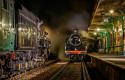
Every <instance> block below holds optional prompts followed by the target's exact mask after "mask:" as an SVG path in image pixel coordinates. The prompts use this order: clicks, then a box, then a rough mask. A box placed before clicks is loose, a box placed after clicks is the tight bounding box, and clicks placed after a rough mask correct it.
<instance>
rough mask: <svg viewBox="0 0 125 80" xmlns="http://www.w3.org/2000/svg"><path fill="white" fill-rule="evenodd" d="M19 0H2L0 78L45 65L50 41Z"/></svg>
mask: <svg viewBox="0 0 125 80" xmlns="http://www.w3.org/2000/svg"><path fill="white" fill-rule="evenodd" d="M38 23H39V18H38V17H37V16H36V15H34V14H33V13H32V12H30V11H29V10H27V9H26V8H25V7H24V6H23V5H22V4H21V3H20V2H19V0H0V79H1V78H7V77H9V76H10V75H16V74H18V73H21V72H24V71H26V70H30V69H33V68H36V67H39V66H42V65H44V63H45V61H46V60H47V58H48V54H49V48H50V44H51V41H50V40H49V39H48V38H47V33H46V32H43V31H41V30H39V29H38V28H40V26H41V25H39V27H38Z"/></svg>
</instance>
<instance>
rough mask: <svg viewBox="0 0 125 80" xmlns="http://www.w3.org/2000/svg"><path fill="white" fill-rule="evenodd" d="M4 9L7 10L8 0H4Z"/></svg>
mask: <svg viewBox="0 0 125 80" xmlns="http://www.w3.org/2000/svg"><path fill="white" fill-rule="evenodd" d="M3 8H4V9H7V0H3Z"/></svg>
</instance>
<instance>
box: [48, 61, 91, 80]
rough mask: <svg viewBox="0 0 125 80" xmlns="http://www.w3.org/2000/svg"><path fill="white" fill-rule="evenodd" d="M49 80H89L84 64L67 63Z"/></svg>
mask: <svg viewBox="0 0 125 80" xmlns="http://www.w3.org/2000/svg"><path fill="white" fill-rule="evenodd" d="M49 80H91V79H90V76H89V74H88V71H87V68H86V65H85V63H83V62H82V63H80V62H75V63H68V64H67V65H65V66H63V67H62V68H61V69H60V70H59V71H58V72H57V73H55V74H54V75H53V76H52V77H51V78H50V79H49Z"/></svg>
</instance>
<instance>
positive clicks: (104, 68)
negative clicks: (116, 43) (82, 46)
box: [88, 53, 125, 80]
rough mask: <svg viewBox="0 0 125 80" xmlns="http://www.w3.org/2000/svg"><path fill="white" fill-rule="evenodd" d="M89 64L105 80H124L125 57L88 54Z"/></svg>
mask: <svg viewBox="0 0 125 80" xmlns="http://www.w3.org/2000/svg"><path fill="white" fill-rule="evenodd" d="M88 56H89V57H91V63H92V64H93V65H94V66H95V67H96V68H97V69H98V70H99V71H100V72H101V73H102V74H103V75H104V76H105V77H106V79H107V80H125V56H122V55H113V54H99V53H88Z"/></svg>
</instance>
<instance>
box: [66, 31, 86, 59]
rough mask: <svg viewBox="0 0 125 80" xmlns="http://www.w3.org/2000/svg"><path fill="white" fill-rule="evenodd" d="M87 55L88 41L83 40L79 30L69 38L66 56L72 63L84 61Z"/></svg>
mask: <svg viewBox="0 0 125 80" xmlns="http://www.w3.org/2000/svg"><path fill="white" fill-rule="evenodd" d="M86 53H87V41H86V39H85V38H83V37H82V36H81V35H80V33H79V30H78V29H74V30H73V32H72V33H71V34H70V35H69V36H68V37H67V39H66V43H65V55H66V57H67V58H68V59H69V60H70V61H82V60H84V56H85V54H86Z"/></svg>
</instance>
